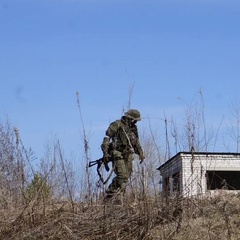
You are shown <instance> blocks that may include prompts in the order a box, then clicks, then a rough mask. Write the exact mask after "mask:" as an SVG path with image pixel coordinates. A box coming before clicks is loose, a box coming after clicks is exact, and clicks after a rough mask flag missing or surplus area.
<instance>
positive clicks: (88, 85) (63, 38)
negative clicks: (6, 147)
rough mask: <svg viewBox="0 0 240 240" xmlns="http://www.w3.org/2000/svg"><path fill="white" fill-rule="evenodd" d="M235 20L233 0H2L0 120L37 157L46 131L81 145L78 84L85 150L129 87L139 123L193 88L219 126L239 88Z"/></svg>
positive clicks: (72, 146)
mask: <svg viewBox="0 0 240 240" xmlns="http://www.w3.org/2000/svg"><path fill="white" fill-rule="evenodd" d="M239 25H240V2H239V1H237V0H236V1H234V0H218V1H217V0H199V1H198V0H194V1H193V0H182V1H181V0H156V1H155V0H148V1H146V0H138V1H136V0H114V1H110V0H101V1H97V0H34V1H33V0H0V82H1V88H0V119H1V120H2V121H3V120H4V119H5V118H6V116H7V117H8V118H9V119H10V121H11V123H12V124H13V125H14V126H16V127H18V128H19V130H20V134H21V138H22V141H23V142H24V144H25V147H27V148H28V147H31V148H32V149H33V150H34V151H35V153H36V155H37V157H38V158H41V157H42V156H43V155H44V146H45V145H46V144H47V142H48V141H49V140H50V141H51V139H53V138H54V137H57V138H58V139H60V141H61V142H62V143H63V148H64V149H65V151H66V152H67V153H68V154H73V155H76V156H81V154H82V153H83V148H82V128H81V121H80V117H79V112H78V107H77V101H76V92H77V91H78V92H79V93H80V102H81V109H82V116H83V120H84V124H85V128H86V131H87V133H88V134H90V139H89V141H90V147H91V152H92V155H93V158H95V157H98V156H99V155H100V154H101V151H100V149H99V146H100V144H101V141H102V138H103V137H104V133H105V130H106V128H107V126H108V124H109V123H110V122H111V121H113V120H115V119H117V118H120V117H121V114H122V110H123V108H124V109H126V108H127V106H128V100H129V89H130V88H132V95H131V107H132V108H137V109H139V110H140V111H141V113H142V116H143V117H145V120H144V119H143V120H142V121H141V122H140V123H139V129H140V131H141V130H142V129H143V128H145V129H146V130H147V128H146V126H148V120H147V119H152V124H153V125H154V127H158V125H159V128H161V126H163V122H162V121H161V120H159V119H161V118H163V117H164V114H167V116H173V117H174V118H175V119H181V118H182V117H183V114H184V108H185V107H186V103H189V102H191V99H192V98H193V96H194V95H195V94H196V93H197V92H198V91H199V90H201V91H202V93H203V96H204V104H205V111H206V120H207V121H208V124H209V125H211V124H212V125H213V126H215V127H217V126H219V124H220V122H221V120H222V118H223V116H229V115H230V112H229V105H230V104H231V103H232V102H234V101H236V99H238V95H239V89H240V67H239V66H240V28H239ZM180 99H181V100H180ZM146 118H147V119H146ZM154 119H155V120H154ZM156 119H158V120H156Z"/></svg>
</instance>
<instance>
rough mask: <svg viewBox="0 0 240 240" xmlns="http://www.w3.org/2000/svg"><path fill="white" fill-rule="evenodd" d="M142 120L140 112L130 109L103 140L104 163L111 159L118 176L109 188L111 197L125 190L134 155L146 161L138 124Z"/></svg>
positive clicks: (109, 128)
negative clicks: (140, 141)
mask: <svg viewBox="0 0 240 240" xmlns="http://www.w3.org/2000/svg"><path fill="white" fill-rule="evenodd" d="M140 120H141V115H140V112H139V111H138V110H136V109H130V110H128V111H127V112H125V114H124V116H122V117H121V119H119V120H116V121H114V122H112V123H111V124H110V126H109V127H108V129H107V131H106V136H105V137H104V139H103V143H102V145H101V149H102V151H103V156H104V161H108V159H109V158H110V157H111V159H112V161H113V169H114V172H115V174H116V176H115V177H114V178H113V180H112V183H111V184H110V185H109V186H108V188H107V191H106V193H107V196H108V197H111V196H112V195H113V194H114V193H116V192H117V191H118V190H123V191H124V190H125V187H126V183H127V181H128V179H129V178H130V176H131V173H132V161H133V159H134V153H135V154H137V155H138V156H139V159H140V161H141V162H142V161H143V160H144V158H145V157H144V155H143V150H142V148H141V145H140V143H139V137H138V129H137V125H136V123H137V122H138V121H140Z"/></svg>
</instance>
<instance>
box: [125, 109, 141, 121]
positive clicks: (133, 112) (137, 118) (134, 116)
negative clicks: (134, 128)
mask: <svg viewBox="0 0 240 240" xmlns="http://www.w3.org/2000/svg"><path fill="white" fill-rule="evenodd" d="M125 116H126V117H128V118H131V119H133V120H135V121H140V120H141V114H140V112H139V111H138V110H137V109H130V110H128V111H127V112H125Z"/></svg>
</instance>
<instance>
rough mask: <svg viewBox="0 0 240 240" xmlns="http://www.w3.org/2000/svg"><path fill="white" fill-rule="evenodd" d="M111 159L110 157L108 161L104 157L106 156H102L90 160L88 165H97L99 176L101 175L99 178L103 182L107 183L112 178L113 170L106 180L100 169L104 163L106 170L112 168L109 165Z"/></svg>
mask: <svg viewBox="0 0 240 240" xmlns="http://www.w3.org/2000/svg"><path fill="white" fill-rule="evenodd" d="M109 161H111V158H109V159H108V161H106V160H105V159H104V157H102V158H99V159H97V160H95V161H91V162H89V164H88V167H92V166H95V165H97V173H98V176H99V178H100V180H101V182H102V183H103V184H105V183H106V182H107V181H108V180H109V178H110V177H111V175H112V171H111V173H110V175H109V177H108V178H107V180H106V181H104V180H103V176H102V175H101V173H100V169H101V166H102V164H104V167H105V169H106V171H107V172H108V171H109V170H110V169H109V166H108V162H109Z"/></svg>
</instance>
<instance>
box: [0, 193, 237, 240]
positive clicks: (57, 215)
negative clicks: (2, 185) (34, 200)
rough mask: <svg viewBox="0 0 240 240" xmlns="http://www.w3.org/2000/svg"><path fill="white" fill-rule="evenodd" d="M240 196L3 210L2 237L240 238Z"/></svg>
mask: <svg viewBox="0 0 240 240" xmlns="http://www.w3.org/2000/svg"><path fill="white" fill-rule="evenodd" d="M239 203H240V196H239V195H234V196H231V195H228V196H215V197H213V198H208V199H201V200H200V199H179V198H175V199H169V198H163V197H159V199H158V201H156V199H154V200H153V199H145V200H144V201H143V200H135V201H129V199H124V202H123V205H115V204H112V203H108V204H102V202H101V201H100V200H99V202H98V203H94V204H83V203H75V204H74V209H73V208H72V203H70V202H62V203H56V202H55V203H54V202H51V203H48V204H45V205H44V204H28V205H27V206H20V207H15V208H14V207H12V208H8V209H2V210H1V212H0V239H3V240H4V239H8V240H9V239H18V240H19V239H24V240H30V239H31V240H32V239H68V240H70V239H86V240H93V239H96V240H98V239H99V240H100V239H119V240H120V239H126V240H127V239H128V240H129V239H136V240H137V239H148V240H150V239H156V240H157V239H159V240H160V239H164V240H165V239H182V240H183V239H184V240H186V239H194V240H195V239H199V240H200V239H211V240H217V239H218V240H219V239H228V240H230V239H231V240H235V239H240V204H239Z"/></svg>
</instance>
